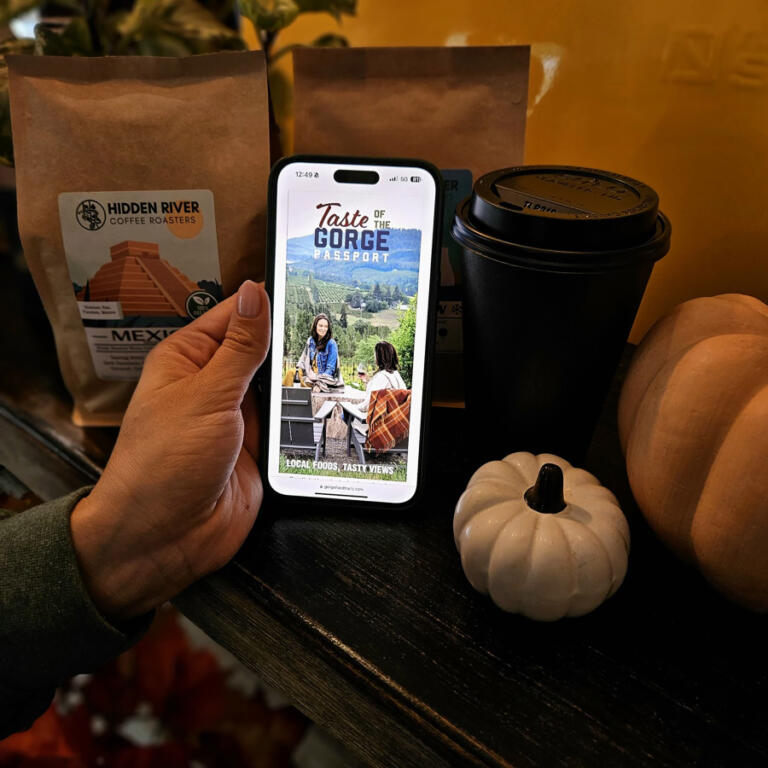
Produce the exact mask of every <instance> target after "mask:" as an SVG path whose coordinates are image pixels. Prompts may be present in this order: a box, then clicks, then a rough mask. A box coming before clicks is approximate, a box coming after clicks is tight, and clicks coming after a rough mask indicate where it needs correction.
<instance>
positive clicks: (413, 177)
mask: <svg viewBox="0 0 768 768" xmlns="http://www.w3.org/2000/svg"><path fill="white" fill-rule="evenodd" d="M411 181H421V176H411Z"/></svg>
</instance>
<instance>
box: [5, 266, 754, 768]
mask: <svg viewBox="0 0 768 768" xmlns="http://www.w3.org/2000/svg"><path fill="white" fill-rule="evenodd" d="M0 263H1V262H0ZM9 269H10V268H9V266H8V263H6V264H4V266H3V267H2V271H3V277H4V278H5V279H4V280H2V282H1V283H0V284H2V286H3V288H2V291H3V295H2V300H3V302H4V304H3V306H4V308H5V309H6V317H8V316H9V315H8V314H7V313H8V312H13V311H14V310H21V309H22V307H21V304H22V303H23V312H22V314H21V315H19V314H16V315H15V316H14V317H15V319H16V322H17V323H18V325H17V328H18V331H17V332H16V333H15V334H14V335H13V338H10V337H7V336H6V335H5V334H4V336H3V344H2V350H1V351H2V354H3V357H4V365H3V366H2V367H0V463H2V464H5V465H6V466H8V468H9V469H10V470H11V471H12V472H14V474H16V475H17V476H18V477H19V478H20V479H21V480H22V481H24V482H25V483H27V484H28V485H29V486H30V487H31V488H32V490H34V491H35V492H37V493H38V494H39V495H41V496H43V497H46V496H50V495H51V494H55V493H63V492H64V491H66V490H68V489H69V488H71V487H74V486H76V485H80V484H83V483H88V482H93V481H94V479H95V478H96V477H97V476H98V472H99V468H100V467H102V466H103V464H104V462H105V461H106V458H107V457H108V455H109V450H110V448H111V444H112V443H113V441H114V437H115V434H116V432H115V430H96V429H86V430H83V429H78V428H76V427H74V426H72V425H71V423H70V422H69V421H68V416H69V409H70V407H71V406H70V402H69V400H68V398H67V396H66V393H65V391H64V390H63V388H62V386H61V382H60V380H59V378H58V374H57V372H56V363H55V357H54V353H53V349H52V342H51V337H50V331H49V330H47V329H46V325H45V320H44V319H41V316H40V310H39V305H35V295H34V291H33V289H32V288H31V286H30V285H29V278H28V276H25V275H24V274H23V272H19V270H18V269H15V268H13V270H12V274H11V272H10V271H9ZM9 275H10V278H9ZM9 285H11V288H10V289H9ZM14 302H15V304H14ZM36 306H37V309H35V307H36ZM6 327H8V326H7V325H6ZM624 365H626V359H625V363H624ZM621 379H622V371H620V372H619V374H618V375H617V378H616V381H615V382H614V387H613V391H612V394H611V399H610V400H609V402H608V403H607V404H606V408H605V411H604V413H603V417H602V420H601V422H600V425H599V426H598V430H597V432H596V435H595V439H594V441H593V444H592V447H591V450H590V453H589V457H588V460H587V462H586V468H587V469H589V470H590V471H592V472H594V473H595V474H596V475H597V477H598V478H599V479H600V480H601V481H602V482H603V483H604V484H605V485H607V486H608V487H609V488H611V490H613V491H614V492H615V493H616V494H617V496H618V498H619V500H620V502H621V504H622V507H623V508H624V510H625V512H626V514H627V517H628V519H629V522H630V527H631V531H632V537H633V541H632V552H631V554H630V560H629V571H628V574H627V578H626V581H625V583H624V585H623V586H622V587H621V588H620V589H619V591H618V592H617V593H616V595H615V596H614V597H612V598H611V599H610V600H609V601H608V602H607V603H605V604H604V605H603V606H601V607H600V608H599V609H598V610H597V611H595V612H594V613H593V614H591V615H589V616H586V617H583V618H581V619H574V620H565V621H561V622H559V623H555V624H537V623H534V622H531V621H529V620H526V619H523V618H521V617H517V616H511V615H506V614H504V613H502V612H501V611H499V610H498V609H497V608H496V607H495V606H494V605H493V604H492V603H491V602H490V600H488V599H487V598H486V597H483V596H481V595H479V594H477V593H475V592H474V591H473V590H472V589H471V587H470V586H469V584H468V582H467V581H466V579H465V578H464V576H463V573H462V571H461V567H460V564H459V559H458V556H457V553H456V550H455V546H454V543H453V538H452V530H451V522H452V514H453V507H454V505H455V502H456V499H457V498H458V495H459V493H460V492H461V490H462V488H463V487H464V485H465V483H466V481H467V479H468V477H469V475H470V474H471V472H472V470H473V469H474V468H475V466H474V464H473V461H472V459H471V457H470V456H469V455H468V453H467V450H466V448H467V447H466V446H465V445H464V444H463V440H462V435H463V431H464V423H463V419H464V416H463V413H462V412H461V411H458V410H455V409H450V410H448V409H445V410H443V409H434V410H433V413H432V419H431V422H432V423H431V437H430V444H429V447H428V456H429V462H428V490H427V493H426V494H425V496H424V499H423V501H422V503H421V504H420V506H419V507H418V508H416V509H414V510H412V511H411V512H408V513H405V514H400V515H392V514H384V513H368V514H365V513H362V512H361V513H359V514H349V513H344V514H341V513H335V514H334V513H329V512H318V511H316V510H314V509H312V508H311V507H306V506H298V505H290V504H285V503H282V502H276V501H274V500H267V502H265V505H264V508H263V510H262V512H261V514H260V516H259V519H258V520H257V523H256V525H255V527H254V529H253V532H252V534H251V536H250V537H249V539H248V540H247V542H246V543H245V545H244V546H243V548H242V550H241V551H240V553H239V554H238V555H237V556H236V557H235V559H234V560H233V561H232V562H231V563H230V564H229V565H228V566H227V567H226V568H224V569H223V570H222V571H220V572H218V573H216V574H214V575H212V576H210V577H208V578H206V579H204V580H203V581H201V582H199V583H198V584H196V585H194V586H193V587H192V588H190V589H189V590H187V591H186V592H185V593H184V594H182V595H181V596H179V598H178V599H177V600H176V604H177V605H178V606H179V607H180V608H181V610H182V611H183V612H184V613H185V614H186V615H187V616H189V617H190V618H191V619H192V620H193V621H194V622H195V623H196V624H198V625H199V626H200V627H202V628H203V629H204V630H205V631H206V632H207V633H208V634H210V635H211V636H212V637H213V638H214V639H216V640H217V641H218V642H220V643H221V644H222V645H224V646H225V647H226V648H228V649H230V650H231V651H232V652H233V653H234V654H235V655H236V656H237V657H238V658H239V659H241V660H242V661H243V662H244V663H245V664H246V665H247V666H249V667H250V668H251V669H253V670H255V671H256V672H257V673H259V674H260V675H262V676H263V678H264V679H265V680H266V681H267V682H268V683H270V684H271V685H274V686H276V687H278V688H281V689H282V690H283V691H284V692H286V694H287V695H288V696H289V697H290V698H291V699H292V700H293V701H294V702H295V703H296V704H297V706H298V707H299V708H300V709H302V710H303V711H304V712H305V713H306V714H308V715H309V716H310V717H312V718H313V719H315V720H317V721H318V722H319V723H321V724H322V725H324V726H326V727H327V728H328V729H329V730H330V731H332V732H333V733H334V734H335V735H337V736H339V737H340V738H341V739H343V740H344V741H345V743H346V744H347V745H348V746H349V747H350V748H351V749H352V750H353V751H354V752H355V753H356V754H357V755H358V756H359V757H360V758H361V759H362V760H364V761H365V762H366V763H367V764H370V765H371V766H387V767H390V766H391V767H392V768H404V767H406V766H408V767H410V766H414V767H416V766H426V767H430V766H436V767H437V766H449V765H457V766H463V765H468V766H554V765H565V766H674V767H677V766H724V767H726V766H727V767H728V768H730V767H731V766H738V767H741V766H765V765H768V728H767V727H766V724H767V723H768V717H767V716H768V704H767V703H766V702H768V671H767V670H766V647H768V634H767V632H766V629H767V628H768V624H767V623H766V617H765V616H758V615H753V614H749V613H747V612H745V611H743V610H741V609H739V608H736V607H735V606H732V605H730V604H729V603H727V602H726V601H725V600H724V599H722V598H720V597H719V596H718V595H716V594H715V593H714V592H713V591H712V590H711V589H710V588H709V587H708V586H707V584H706V583H705V582H704V581H703V579H702V578H701V577H700V576H699V575H698V574H697V573H695V572H694V571H692V570H690V569H688V568H687V567H685V566H683V565H682V564H680V563H679V562H678V561H677V560H675V559H674V558H673V557H672V556H671V555H670V554H669V553H668V552H667V551H666V550H665V549H664V548H663V547H662V546H661V545H660V544H659V543H658V542H657V541H656V540H655V538H654V537H653V536H652V535H651V533H650V531H649V529H648V528H647V526H646V525H645V523H644V521H643V519H642V517H641V516H640V514H639V512H638V510H637V508H636V507H635V505H634V502H633V501H632V497H631V494H630V492H629V488H628V485H627V480H626V474H625V472H624V464H623V459H622V457H621V453H620V450H619V446H618V439H617V436H616V424H615V407H616V397H617V394H618V387H619V385H620V382H621ZM519 447H522V446H515V445H510V451H512V450H515V449H517V448H519ZM766 556H768V553H766Z"/></svg>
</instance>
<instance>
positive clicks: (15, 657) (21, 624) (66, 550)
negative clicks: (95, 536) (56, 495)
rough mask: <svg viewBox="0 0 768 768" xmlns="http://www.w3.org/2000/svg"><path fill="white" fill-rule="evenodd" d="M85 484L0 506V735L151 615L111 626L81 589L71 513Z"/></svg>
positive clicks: (128, 639)
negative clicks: (7, 509) (25, 503)
mask: <svg viewBox="0 0 768 768" xmlns="http://www.w3.org/2000/svg"><path fill="white" fill-rule="evenodd" d="M89 490H90V489H89V488H82V489H81V490H79V491H76V492H75V493H72V494H70V495H69V496H65V497H63V498H61V499H55V500H54V501H50V502H48V503H46V504H41V505H40V506H37V507H33V508H32V509H29V510H27V511H26V512H21V513H18V514H15V515H11V516H8V515H7V513H2V512H1V511H0V739H2V738H4V737H5V736H7V735H9V734H10V733H14V732H16V731H21V730H25V729H26V728H28V727H29V726H30V725H31V724H32V723H33V722H34V721H35V719H36V718H37V717H39V716H40V715H41V714H42V713H43V712H44V711H45V710H46V709H47V707H48V705H49V704H50V703H51V699H52V698H53V693H54V689H55V687H56V686H57V685H58V684H60V683H61V682H63V681H64V680H65V679H66V678H67V677H70V676H71V675H75V674H79V673H81V672H89V671H91V670H93V669H95V668H97V667H99V666H100V665H101V664H103V663H105V662H106V661H108V660H109V659H111V658H113V657H115V656H117V655H118V654H120V653H122V652H123V651H125V650H127V649H128V648H130V647H131V646H132V645H133V644H134V643H135V642H136V641H137V640H139V638H140V637H141V636H142V635H143V634H144V632H146V630H147V629H148V628H149V625H150V624H151V622H152V618H153V616H154V614H152V613H150V614H147V615H145V616H141V617H139V618H137V619H134V620H132V621H130V622H128V623H126V624H124V625H121V626H120V627H119V628H118V627H115V626H113V625H112V624H110V623H109V622H108V621H107V620H106V619H105V618H104V617H103V616H102V615H101V614H100V613H99V611H98V609H97V608H96V606H95V605H94V604H93V602H92V600H91V598H90V596H89V594H88V591H87V590H86V587H85V584H84V583H83V580H82V577H81V575H80V570H79V566H78V563H77V558H76V556H75V550H74V546H73V543H72V534H71V532H70V527H69V517H70V514H71V512H72V509H73V508H74V507H75V505H76V504H77V502H78V501H80V499H81V498H83V496H85V495H86V494H87V493H88V492H89Z"/></svg>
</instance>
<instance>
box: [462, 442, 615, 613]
mask: <svg viewBox="0 0 768 768" xmlns="http://www.w3.org/2000/svg"><path fill="white" fill-rule="evenodd" d="M453 532H454V537H455V540H456V546H457V548H458V550H459V554H460V555H461V564H462V567H463V568H464V573H465V574H466V576H467V578H468V579H469V581H470V583H471V584H472V586H473V587H474V588H475V589H476V590H478V591H479V592H482V593H484V594H488V595H490V597H491V599H492V600H493V602H494V603H496V605H498V606H499V608H502V609H503V610H505V611H509V612H512V613H521V614H523V615H524V616H527V617H528V618H531V619H537V620H539V621H554V620H555V619H560V618H563V617H564V616H582V615H583V614H585V613H589V612H590V611H593V610H594V609H595V608H597V606H598V605H600V604H601V603H602V602H603V601H604V600H606V599H607V598H608V597H610V596H611V595H612V594H613V593H614V592H615V591H616V590H617V589H618V588H619V586H620V585H621V582H622V581H623V580H624V575H625V574H626V571H627V557H628V555H629V526H628V525H627V521H626V519H625V517H624V515H623V513H622V511H621V509H620V508H619V505H618V502H617V501H616V497H615V496H614V495H613V494H612V493H611V492H610V491H609V490H608V489H607V488H604V487H603V486H602V485H600V483H599V482H598V480H597V478H595V477H594V475H591V474H590V473H589V472H586V471H585V470H583V469H576V468H575V467H572V466H571V465H570V464H569V463H568V462H567V461H565V460H564V459H561V458H559V457H557V456H552V455H551V454H540V455H538V456H534V455H533V454H532V453H512V454H510V455H509V456H507V457H506V458H505V459H503V460H502V461H491V462H489V463H487V464H484V465H483V466H482V467H480V468H479V469H478V470H477V472H475V474H474V475H472V477H471V478H470V481H469V484H468V485H467V489H466V490H465V491H464V493H463V494H462V495H461V497H460V498H459V501H458V503H457V505H456V512H455V515H454V520H453Z"/></svg>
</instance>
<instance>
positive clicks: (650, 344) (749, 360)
mask: <svg viewBox="0 0 768 768" xmlns="http://www.w3.org/2000/svg"><path fill="white" fill-rule="evenodd" d="M619 436H620V438H621V444H622V448H623V450H624V455H625V456H626V460H627V474H628V475H629V482H630V485H631V486H632V492H633V494H634V496H635V499H636V501H637V503H638V506H639V507H640V509H641V510H642V512H643V514H644V515H645V517H646V519H647V520H648V522H649V523H650V525H651V527H652V528H653V529H654V530H655V531H656V533H657V534H658V535H659V536H660V538H661V539H662V540H663V541H664V542H666V544H667V545H668V546H669V547H670V548H671V549H672V550H673V551H675V552H676V553H677V554H679V555H680V556H681V557H684V558H685V559H687V560H688V561H690V562H694V563H696V564H697V565H698V567H699V568H700V569H701V571H702V572H703V573H704V575H705V576H706V577H707V579H709V581H711V582H712V584H714V585H715V587H717V588H718V589H719V590H720V591H722V592H723V593H724V594H726V595H727V596H728V597H730V598H731V599H733V600H735V601H736V602H738V603H741V604H742V605H744V606H746V607H747V608H751V609H752V610H756V611H768V306H766V305H765V304H763V303H762V302H761V301H758V300H757V299H755V298H752V297H751V296H741V295H738V294H724V295H722V296H713V297H707V298H701V299H693V300H692V301H686V302H685V303H684V304H681V305H679V306H678V307H676V308H675V309H674V310H672V312H671V313H670V314H668V315H667V316H665V317H663V318H662V319H661V320H659V322H658V323H656V325H655V326H654V327H653V328H651V330H650V331H649V332H648V334H647V335H646V337H645V338H644V339H643V341H642V343H641V344H640V346H639V348H638V350H637V351H636V353H635V356H634V358H633V360H632V364H631V366H630V369H629V373H628V375H627V379H626V381H625V384H624V388H623V390H622V393H621V400H620V402H619Z"/></svg>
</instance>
